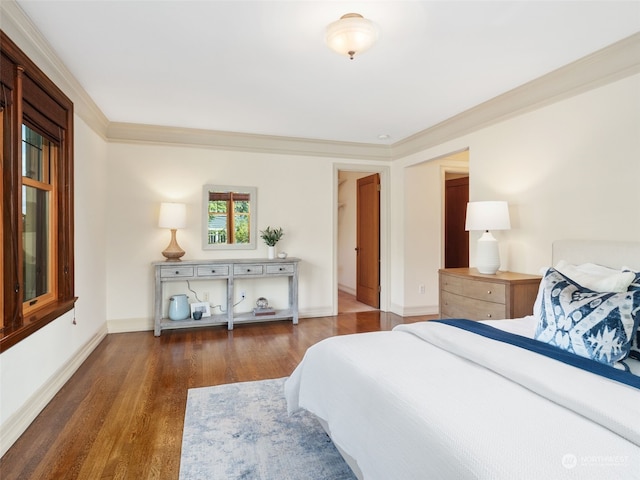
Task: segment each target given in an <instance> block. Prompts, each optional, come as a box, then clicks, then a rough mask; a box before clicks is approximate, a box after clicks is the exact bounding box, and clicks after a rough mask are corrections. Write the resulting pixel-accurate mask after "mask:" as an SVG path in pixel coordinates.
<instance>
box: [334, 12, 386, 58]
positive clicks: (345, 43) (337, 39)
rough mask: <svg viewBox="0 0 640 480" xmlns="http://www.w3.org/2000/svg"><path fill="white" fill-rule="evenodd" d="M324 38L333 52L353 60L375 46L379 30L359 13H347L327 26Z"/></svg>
mask: <svg viewBox="0 0 640 480" xmlns="http://www.w3.org/2000/svg"><path fill="white" fill-rule="evenodd" d="M324 38H325V42H327V45H328V47H329V48H330V49H331V50H334V51H335V52H337V53H339V54H340V55H348V56H349V58H350V59H351V60H353V56H354V55H355V54H356V53H362V52H364V51H365V50H367V49H368V48H369V47H371V45H373V44H374V42H375V41H376V40H377V39H378V30H377V28H376V26H375V25H374V24H373V22H372V21H371V20H367V19H366V18H364V17H363V16H362V15H360V14H359V13H347V14H345V15H343V16H342V17H340V20H336V21H335V22H333V23H330V24H329V25H328V26H327V34H326V35H325V37H324Z"/></svg>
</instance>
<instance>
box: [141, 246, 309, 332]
mask: <svg viewBox="0 0 640 480" xmlns="http://www.w3.org/2000/svg"><path fill="white" fill-rule="evenodd" d="M299 261H300V259H298V258H287V259H274V260H269V259H239V260H189V261H182V262H155V263H154V264H153V266H154V271H155V300H154V335H155V336H159V335H160V334H161V332H162V330H175V329H181V328H198V327H207V326H215V325H227V328H228V329H229V330H233V326H234V324H236V323H248V322H265V321H274V320H286V319H289V318H290V319H291V320H292V321H293V323H294V324H297V323H298V262H299ZM283 277H285V278H287V279H288V290H289V294H288V308H284V309H280V310H276V311H275V312H274V313H273V314H271V315H254V314H253V313H252V312H240V313H238V312H234V311H233V307H232V306H233V298H234V280H246V279H267V280H269V279H275V278H283ZM198 280H225V283H226V289H227V305H228V306H231V308H229V307H228V308H227V313H224V314H217V315H212V316H210V317H204V318H201V319H200V320H194V319H192V318H189V319H187V320H171V319H169V318H164V317H163V316H162V312H163V308H162V307H163V299H164V287H165V285H166V284H167V283H168V282H177V281H198Z"/></svg>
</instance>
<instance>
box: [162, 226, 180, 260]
mask: <svg viewBox="0 0 640 480" xmlns="http://www.w3.org/2000/svg"><path fill="white" fill-rule="evenodd" d="M162 255H164V256H165V257H166V259H167V262H180V261H181V260H180V257H182V256H183V255H184V250H183V249H182V248H180V245H178V242H177V241H176V229H175V228H172V229H171V242H170V243H169V246H168V247H167V248H166V249H165V250H164V251H163V252H162Z"/></svg>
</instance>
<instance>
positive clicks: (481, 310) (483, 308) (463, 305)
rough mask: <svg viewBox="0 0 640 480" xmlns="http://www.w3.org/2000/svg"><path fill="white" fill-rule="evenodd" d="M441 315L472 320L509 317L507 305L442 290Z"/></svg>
mask: <svg viewBox="0 0 640 480" xmlns="http://www.w3.org/2000/svg"><path fill="white" fill-rule="evenodd" d="M440 302H441V305H440V316H441V317H443V318H468V319H470V320H501V319H503V318H507V315H506V309H505V305H504V304H502V303H494V302H485V301H482V300H478V299H475V298H470V297H464V296H462V295H456V294H454V293H451V292H442V295H441V297H440Z"/></svg>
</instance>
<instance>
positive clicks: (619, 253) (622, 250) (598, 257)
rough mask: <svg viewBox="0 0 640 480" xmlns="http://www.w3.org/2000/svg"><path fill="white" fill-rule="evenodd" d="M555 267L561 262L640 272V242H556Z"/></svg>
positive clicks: (553, 255)
mask: <svg viewBox="0 0 640 480" xmlns="http://www.w3.org/2000/svg"><path fill="white" fill-rule="evenodd" d="M552 258H553V265H556V264H557V263H558V261H560V260H566V261H567V262H569V263H572V264H574V265H578V264H581V263H587V262H590V263H595V264H598V265H604V266H606V267H611V268H616V269H618V268H621V267H630V268H632V269H634V270H640V242H617V241H611V242H609V241H602V240H556V241H555V242H553V247H552Z"/></svg>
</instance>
